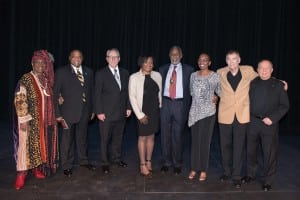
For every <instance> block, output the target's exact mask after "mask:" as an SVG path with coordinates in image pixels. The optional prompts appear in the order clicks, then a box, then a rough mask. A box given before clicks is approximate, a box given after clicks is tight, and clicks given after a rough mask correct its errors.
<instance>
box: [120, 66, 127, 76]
mask: <svg viewBox="0 0 300 200" xmlns="http://www.w3.org/2000/svg"><path fill="white" fill-rule="evenodd" d="M119 71H120V73H123V74H126V75H128V76H129V72H128V70H127V69H125V68H123V67H119Z"/></svg>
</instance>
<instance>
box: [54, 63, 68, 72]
mask: <svg viewBox="0 0 300 200" xmlns="http://www.w3.org/2000/svg"><path fill="white" fill-rule="evenodd" d="M70 67H71V66H70V65H63V66H60V67H58V68H56V69H55V72H59V73H62V72H67V71H68V70H69V69H70Z"/></svg>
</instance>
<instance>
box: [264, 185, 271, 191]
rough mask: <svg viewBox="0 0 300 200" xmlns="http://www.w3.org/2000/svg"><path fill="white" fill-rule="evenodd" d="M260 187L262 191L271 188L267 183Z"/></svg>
mask: <svg viewBox="0 0 300 200" xmlns="http://www.w3.org/2000/svg"><path fill="white" fill-rule="evenodd" d="M262 189H263V191H265V192H268V191H270V190H271V189H272V187H271V185H269V184H264V185H263V186H262Z"/></svg>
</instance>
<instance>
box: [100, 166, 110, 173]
mask: <svg viewBox="0 0 300 200" xmlns="http://www.w3.org/2000/svg"><path fill="white" fill-rule="evenodd" d="M102 171H103V173H104V174H108V173H109V166H108V165H102Z"/></svg>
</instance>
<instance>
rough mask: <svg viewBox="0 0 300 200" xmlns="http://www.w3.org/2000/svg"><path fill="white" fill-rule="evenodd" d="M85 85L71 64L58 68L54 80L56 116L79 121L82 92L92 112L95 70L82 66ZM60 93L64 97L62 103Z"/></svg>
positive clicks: (89, 114)
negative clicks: (81, 82) (59, 102)
mask: <svg viewBox="0 0 300 200" xmlns="http://www.w3.org/2000/svg"><path fill="white" fill-rule="evenodd" d="M82 72H83V76H84V86H83V87H82V86H81V84H80V81H79V80H78V78H77V75H76V72H75V71H74V69H73V68H72V66H71V65H66V66H64V67H61V68H59V69H57V70H56V72H55V82H54V91H53V93H54V108H55V116H56V118H57V117H63V118H64V119H65V120H66V121H67V122H68V123H77V122H79V120H80V117H81V114H82V113H81V112H82V110H83V109H82V108H83V105H84V104H83V102H82V93H83V92H84V93H85V95H86V105H87V108H88V109H87V111H88V116H91V114H92V111H93V109H92V106H93V99H94V98H93V90H94V89H93V87H94V72H93V71H92V70H91V69H90V68H88V67H85V66H82ZM59 94H61V95H62V97H63V98H64V102H63V104H62V105H59V104H58V97H59Z"/></svg>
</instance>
